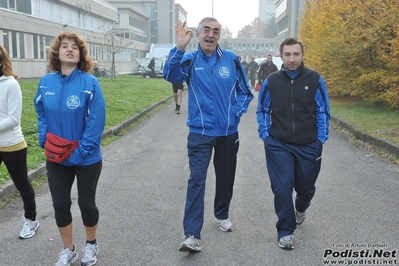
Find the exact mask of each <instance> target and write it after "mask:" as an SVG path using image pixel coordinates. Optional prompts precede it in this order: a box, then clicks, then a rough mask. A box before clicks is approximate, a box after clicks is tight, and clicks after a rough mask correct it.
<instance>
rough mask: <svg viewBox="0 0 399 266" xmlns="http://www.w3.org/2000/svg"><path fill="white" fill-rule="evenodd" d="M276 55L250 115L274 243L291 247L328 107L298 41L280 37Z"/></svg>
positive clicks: (308, 195)
mask: <svg viewBox="0 0 399 266" xmlns="http://www.w3.org/2000/svg"><path fill="white" fill-rule="evenodd" d="M280 56H281V59H282V60H283V63H284V65H283V68H282V70H280V71H277V72H274V73H272V74H270V75H269V76H268V77H267V78H266V80H265V81H264V82H263V84H262V87H261V89H260V92H259V100H258V108H257V111H256V115H257V121H258V124H259V129H258V131H259V137H260V138H261V139H262V140H263V141H264V146H265V152H266V164H267V170H268V173H269V177H270V182H271V187H272V191H273V193H274V208H275V211H276V214H277V217H278V222H277V225H276V227H277V237H278V244H279V247H281V248H283V249H293V248H294V238H293V234H294V231H295V229H296V226H297V224H298V225H299V224H301V223H302V222H303V221H304V219H305V210H306V209H307V208H308V207H309V206H310V202H311V199H312V198H313V196H314V194H315V191H316V187H315V183H316V179H317V176H318V174H319V171H320V166H321V154H322V148H323V144H324V142H325V141H326V140H327V139H328V133H329V120H330V106H329V99H328V93H327V88H326V85H325V82H324V80H323V78H322V77H321V75H320V74H319V73H317V72H316V71H314V70H311V69H308V68H306V67H304V64H303V58H304V45H303V44H302V42H301V41H300V40H298V39H295V38H288V39H286V40H285V41H283V42H282V43H281V45H280ZM293 189H295V191H296V197H295V200H294V202H293V197H292V193H293Z"/></svg>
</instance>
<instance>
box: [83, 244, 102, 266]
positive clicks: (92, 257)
mask: <svg viewBox="0 0 399 266" xmlns="http://www.w3.org/2000/svg"><path fill="white" fill-rule="evenodd" d="M82 250H83V258H82V259H81V260H80V265H81V266H92V265H94V264H96V263H97V255H98V251H99V250H100V248H99V247H98V242H96V243H95V244H94V245H93V244H90V243H86V245H85V246H84V247H83V249H82Z"/></svg>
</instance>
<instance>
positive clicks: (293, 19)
mask: <svg viewBox="0 0 399 266" xmlns="http://www.w3.org/2000/svg"><path fill="white" fill-rule="evenodd" d="M272 2H274V5H275V8H273V7H272V6H273V4H272ZM305 2H306V0H259V8H260V11H259V16H261V14H262V17H263V16H265V17H267V16H269V15H272V14H273V13H274V12H275V21H276V24H277V26H278V36H277V37H276V38H265V39H221V40H220V41H219V43H220V45H221V46H222V47H223V48H226V49H230V50H232V51H233V52H235V53H236V54H237V55H239V56H241V57H243V58H246V59H247V60H249V59H250V58H251V57H256V58H260V57H265V56H266V55H268V54H272V55H273V56H276V55H278V45H279V43H281V41H282V40H283V39H285V38H286V37H288V36H297V35H298V34H297V33H298V29H299V18H300V15H301V13H302V12H303V8H304V4H305ZM0 17H1V18H2V23H1V24H0V34H1V35H0V36H2V37H0V44H1V45H4V46H5V48H6V49H7V50H8V52H9V54H10V57H11V61H12V64H13V70H14V71H15V73H17V74H18V75H19V76H20V77H21V78H37V77H41V76H43V75H44V74H46V73H47V72H48V67H47V56H48V52H49V49H50V45H51V42H52V41H53V39H54V37H55V36H56V35H58V34H59V33H60V32H62V31H71V32H74V33H77V34H79V35H80V36H82V37H83V38H84V39H85V41H86V42H87V44H88V46H89V55H90V56H91V57H92V58H93V59H95V60H96V61H98V62H99V67H100V69H101V68H107V69H115V70H116V72H117V73H118V74H131V73H137V71H138V68H139V66H138V63H137V62H136V59H137V58H143V57H149V56H151V57H152V55H156V56H162V57H164V54H165V49H167V47H170V46H171V45H172V46H173V44H174V43H175V25H176V24H177V23H178V22H179V21H187V12H186V11H185V9H184V8H183V7H182V6H181V5H180V4H177V3H175V0H107V1H104V0H0ZM193 30H194V32H195V29H193ZM157 45H158V46H160V47H162V49H163V50H162V51H159V52H158V53H159V55H157V53H156V52H155V51H153V49H155V48H156V47H157ZM197 46H198V39H197V37H196V36H195V35H194V38H193V39H192V41H191V42H190V44H189V46H188V47H187V51H192V50H195V49H197ZM165 47H166V48H165Z"/></svg>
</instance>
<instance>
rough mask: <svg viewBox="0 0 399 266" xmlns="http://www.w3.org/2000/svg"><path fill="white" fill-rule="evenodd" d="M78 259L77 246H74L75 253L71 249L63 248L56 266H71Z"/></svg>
mask: <svg viewBox="0 0 399 266" xmlns="http://www.w3.org/2000/svg"><path fill="white" fill-rule="evenodd" d="M77 259H78V252H77V250H76V247H75V245H74V246H73V251H71V250H70V249H69V248H63V249H62V251H61V253H60V254H59V257H58V261H57V263H56V264H55V266H70V265H71V264H72V263H74V262H75V261H76V260H77Z"/></svg>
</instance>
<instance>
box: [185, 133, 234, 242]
mask: <svg viewBox="0 0 399 266" xmlns="http://www.w3.org/2000/svg"><path fill="white" fill-rule="evenodd" d="M238 147H239V139H238V132H236V133H233V134H231V135H228V136H222V137H209V136H204V135H200V134H195V133H190V134H189V135H188V138H187V149H188V158H189V166H190V172H191V173H190V177H189V179H188V186H187V198H186V207H185V211H184V220H183V227H184V234H185V235H186V236H194V237H195V238H198V239H201V229H202V226H203V223H204V197H205V182H206V177H207V170H208V166H209V163H210V160H211V157H212V151H213V149H214V150H215V154H214V157H213V164H214V167H215V175H216V194H215V201H214V215H215V217H216V218H218V219H227V218H228V217H229V207H230V202H231V198H232V197H233V186H234V178H235V172H236V165H237V152H238Z"/></svg>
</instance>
